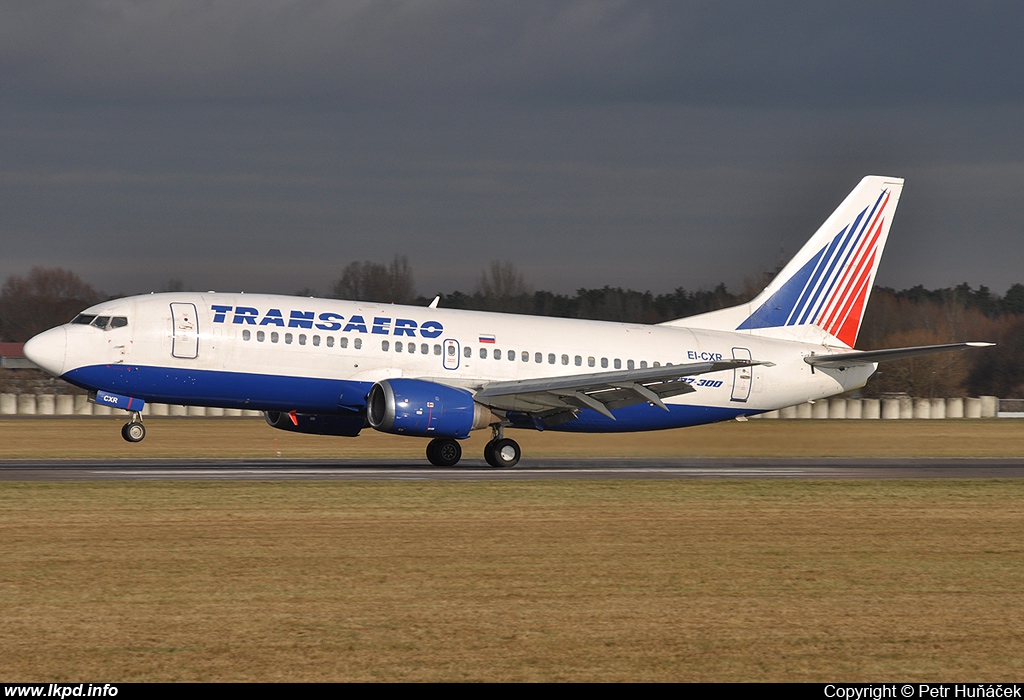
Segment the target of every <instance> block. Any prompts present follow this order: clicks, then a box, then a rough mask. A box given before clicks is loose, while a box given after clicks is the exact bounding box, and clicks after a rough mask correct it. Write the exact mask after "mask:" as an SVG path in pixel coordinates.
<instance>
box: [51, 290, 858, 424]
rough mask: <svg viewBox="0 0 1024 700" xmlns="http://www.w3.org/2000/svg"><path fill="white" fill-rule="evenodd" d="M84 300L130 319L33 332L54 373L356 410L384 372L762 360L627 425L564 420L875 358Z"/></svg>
mask: <svg viewBox="0 0 1024 700" xmlns="http://www.w3.org/2000/svg"><path fill="white" fill-rule="evenodd" d="M84 313H86V314H89V315H95V316H101V317H106V316H109V317H123V318H125V319H127V323H126V324H125V325H123V326H122V327H116V328H112V327H110V328H107V329H103V328H99V327H95V326H91V325H86V324H83V323H78V324H65V325H64V326H60V327H58V328H56V329H53V330H51V331H47V333H45V334H43V335H41V336H39V337H38V338H39V339H45V338H46V337H47V336H48V334H52V335H49V336H48V337H49V341H48V343H49V344H48V345H46V348H47V350H46V352H45V353H42V354H40V352H39V349H38V348H39V347H42V346H43V345H44V343H43V342H37V344H36V355H37V356H40V357H44V359H45V363H46V364H45V365H44V366H45V368H46V369H48V370H49V371H51V372H53V373H54V374H57V375H58V376H62V377H64V378H66V379H67V380H68V381H70V382H72V383H75V384H78V385H80V386H83V387H85V388H88V389H93V390H96V389H99V390H104V391H113V392H119V393H123V394H128V395H131V396H136V397H139V398H142V399H145V400H146V401H159V402H166V403H182V404H190V405H206V406H222V407H245V408H253V409H259V410H271V411H281V410H284V411H291V410H297V411H304V412H311V413H316V412H331V411H332V410H336V409H347V410H354V409H359V408H360V407H361V406H363V405H364V404H365V398H366V394H367V393H368V392H369V388H370V387H371V386H372V384H373V383H374V382H376V381H379V380H382V379H387V378H396V377H404V378H416V379H425V380H430V381H434V382H438V383H441V384H446V385H450V386H455V387H461V388H464V389H468V390H469V391H473V390H474V389H477V388H479V387H480V386H482V385H484V384H486V383H488V382H493V381H508V380H520V379H533V378H541V377H563V376H570V375H577V374H594V373H598V372H603V371H614V370H618V369H621V370H626V369H634V368H643V367H655V366H666V365H670V364H671V365H682V364H687V363H695V362H702V361H714V360H729V359H752V360H754V361H757V362H763V363H766V364H761V365H755V366H752V367H742V368H739V369H733V370H727V371H720V372H715V373H710V374H703V375H699V376H695V377H687V378H685V379H681V380H680V381H687V382H688V383H690V384H691V386H692V388H693V389H694V391H692V392H690V393H686V394H682V395H679V396H673V397H670V398H668V399H667V400H666V404H668V406H669V407H670V408H672V409H673V410H672V411H670V414H671V415H670V417H667V416H665V415H664V414H665V411H664V410H662V409H658V408H655V407H654V406H653V405H650V404H643V406H642V409H637V408H636V407H633V409H632V410H630V411H624V412H623V413H622V415H621V416H620V415H619V414H618V413H617V414H616V418H618V419H619V420H618V421H615V422H608V421H606V419H604V418H603V417H600V416H598V415H597V414H594V415H593V416H589V418H588V419H587V420H583V421H576V422H573V423H570V424H566V425H564V426H561V427H560V429H567V430H595V431H598V430H615V431H618V430H646V429H657V428H663V427H675V426H681V425H694V424H698V423H706V422H713V421H714V420H722V419H723V418H729V417H733V416H742V415H750V414H755V413H760V412H763V411H768V410H772V409H777V408H781V407H785V406H790V405H793V404H797V403H802V402H804V401H808V400H815V399H820V398H824V397H827V396H831V395H835V394H838V393H842V392H844V391H848V390H850V389H853V388H856V387H859V386H862V385H863V384H864V382H865V381H867V379H868V377H870V375H871V373H872V372H873V371H874V366H873V365H865V366H859V367H851V368H849V369H846V370H838V369H827V370H825V369H821V368H817V369H813V370H812V368H811V366H809V365H808V364H807V363H805V362H804V361H803V358H804V357H806V356H808V355H812V354H817V355H822V354H828V353H830V352H831V351H832V350H831V349H830V348H827V347H824V346H822V345H820V344H819V345H813V344H807V343H798V342H793V341H787V340H777V339H772V338H765V337H757V336H755V335H752V334H749V333H744V332H727V331H720V330H701V329H696V328H682V327H670V326H657V325H655V326H651V325H639V324H629V323H610V322H602V321H585V320H575V319H563V318H548V317H537V316H521V315H511V314H499V313H485V312H477V311H463V310H453V309H438V308H428V307H414V306H399V305H389V304H375V303H367V302H351V301H338V300H330V299H314V298H304V297H287V296H274V295H263V294H224V293H212V292H211V293H203V294H199V293H163V294H151V295H146V296H136V297H129V298H125V299H118V300H114V301H110V302H104V303H101V304H98V305H96V306H94V307H92V308H90V309H88V310H87V311H86V312H84ZM58 334H63V335H62V337H61V338H59V337H58ZM34 342H35V341H34ZM50 346H52V349H50ZM59 346H62V347H60V348H59V349H58V347H59ZM837 350H840V349H839V348H837ZM687 407H690V408H692V409H694V410H692V411H688V410H686V408H687ZM499 408H500V407H499ZM583 413H587V411H583ZM590 413H593V412H592V411H591V412H590ZM648 416H650V420H648V418H647V417H648ZM666 421H669V422H668V423H666Z"/></svg>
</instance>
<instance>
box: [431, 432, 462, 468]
mask: <svg viewBox="0 0 1024 700" xmlns="http://www.w3.org/2000/svg"><path fill="white" fill-rule="evenodd" d="M427 459H429V460H430V463H431V464H433V465H434V466H435V467H454V466H455V465H456V464H458V463H459V460H460V459H462V445H460V444H459V443H458V442H457V441H456V440H452V439H450V438H434V439H433V440H431V441H430V442H429V443H427Z"/></svg>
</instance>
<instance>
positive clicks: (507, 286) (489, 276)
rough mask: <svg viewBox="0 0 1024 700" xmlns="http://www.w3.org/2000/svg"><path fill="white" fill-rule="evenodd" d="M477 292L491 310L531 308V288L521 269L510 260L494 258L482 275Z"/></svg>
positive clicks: (511, 310)
mask: <svg viewBox="0 0 1024 700" xmlns="http://www.w3.org/2000/svg"><path fill="white" fill-rule="evenodd" d="M477 294H479V295H480V297H482V300H483V305H484V307H485V308H486V309H487V310H489V311H510V312H518V313H525V312H527V311H529V310H530V307H531V304H530V301H531V300H530V290H529V288H528V287H527V286H526V280H525V279H524V277H523V273H522V272H520V271H519V269H518V268H517V267H516V266H515V265H513V264H512V263H510V262H508V261H507V260H506V261H504V262H501V261H498V260H493V261H491V264H490V265H489V266H487V267H486V268H485V269H484V271H483V273H482V274H481V275H480V282H479V284H478V291H477Z"/></svg>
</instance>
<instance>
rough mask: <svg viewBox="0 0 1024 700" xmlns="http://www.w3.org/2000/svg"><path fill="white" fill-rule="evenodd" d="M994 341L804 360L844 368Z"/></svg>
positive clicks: (818, 356)
mask: <svg viewBox="0 0 1024 700" xmlns="http://www.w3.org/2000/svg"><path fill="white" fill-rule="evenodd" d="M992 345H995V343H948V344H946V345H918V346H915V347H910V348H889V349H887V350H864V351H861V352H843V353H839V354H838V355H810V356H809V357H805V358H804V362H806V363H807V364H809V365H811V366H812V367H831V368H834V369H845V368H846V367H851V366H853V365H870V364H874V363H876V362H885V361H887V360H902V359H904V358H907V357H918V356H920V355H932V354H934V353H937V352H949V351H950V350H964V349H966V348H987V347H991V346H992Z"/></svg>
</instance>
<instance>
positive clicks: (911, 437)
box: [0, 419, 1024, 682]
mask: <svg viewBox="0 0 1024 700" xmlns="http://www.w3.org/2000/svg"><path fill="white" fill-rule="evenodd" d="M229 423H230V424H232V427H228V426H227V424H229ZM147 425H148V426H149V428H150V436H149V437H148V438H147V440H146V442H144V443H142V444H141V445H134V446H133V445H128V444H127V443H123V441H121V439H120V436H119V435H118V432H117V431H118V426H119V423H118V422H115V421H111V420H106V421H104V420H102V419H100V420H96V419H92V420H81V421H79V420H69V421H68V420H31V421H26V420H21V419H19V420H14V421H2V422H0V438H2V444H3V450H4V456H8V457H10V456H13V455H12V453H11V452H8V450H11V451H12V452H14V453H17V455H18V456H28V455H29V454H38V452H35V453H33V452H32V450H33V449H42V450H43V451H45V452H47V453H48V454H74V455H76V456H96V457H103V456H107V457H110V456H111V455H115V454H116V455H124V454H131V453H132V451H133V450H137V448H142V449H145V450H151V451H152V453H153V454H155V456H172V455H174V456H189V455H202V454H207V451H209V453H212V454H213V455H214V456H229V455H230V454H232V450H234V451H235V452H236V453H237V452H238V451H240V450H241V451H245V454H246V455H247V456H256V457H261V456H265V457H273V456H276V451H278V450H279V451H281V452H282V454H283V456H295V457H299V456H324V455H326V456H338V457H349V456H356V457H358V456H359V455H365V456H367V457H378V456H404V455H405V454H406V453H404V452H402V450H406V449H408V450H410V451H409V453H408V456H410V457H414V458H419V456H420V450H421V449H422V444H421V442H420V441H417V440H404V441H403V439H401V438H399V439H396V440H390V439H386V438H385V436H376V435H372V434H368V435H367V436H366V437H365V438H364V437H361V438H358V439H357V440H344V439H338V440H331V439H328V438H314V437H308V438H304V437H303V436H292V435H289V434H287V433H279V435H280V437H278V435H277V434H275V433H277V431H273V430H271V429H270V428H268V427H266V426H262V425H260V424H259V423H257V422H252V423H249V422H247V421H223V422H222V421H215V420H209V421H187V420H180V421H175V420H171V419H168V420H165V421H157V420H155V419H154V420H150V421H147ZM1016 426H1017V424H1016V423H1015V422H1013V421H984V422H949V421H947V422H938V421H937V422H934V423H928V422H920V423H914V422H893V423H883V422H877V421H874V422H867V421H861V422H847V423H838V422H835V423H833V422H829V423H826V422H812V421H763V422H760V423H755V422H750V423H746V424H726V425H721V426H712V427H710V428H707V429H691V430H688V431H674V432H672V433H655V434H651V435H649V436H646V435H645V436H605V437H601V438H597V437H592V438H584V439H578V438H574V437H572V436H569V439H566V438H565V437H564V436H558V435H547V434H545V435H532V434H522V437H523V438H524V439H523V444H524V448H525V449H526V450H527V455H528V456H529V455H530V454H537V455H539V456H543V455H550V456H558V455H563V454H574V455H577V456H578V455H595V456H605V457H607V456H614V455H615V454H627V453H631V451H635V450H637V449H644V450H645V453H649V454H654V455H666V454H671V455H680V456H683V455H686V454H703V455H714V454H739V455H752V454H766V453H767V454H784V453H786V450H789V451H790V452H789V453H790V454H800V455H811V454H815V450H817V449H822V448H823V447H824V446H826V445H827V447H828V449H827V450H824V451H823V452H822V453H821V454H833V455H839V456H842V455H851V454H865V453H866V454H891V455H905V454H907V452H908V451H909V450H915V449H921V450H924V451H926V452H927V453H928V454H934V455H936V456H948V455H949V454H951V452H950V451H951V450H952V451H953V453H955V454H964V453H972V452H978V453H980V454H984V455H993V456H995V455H999V456H1012V455H1011V452H1012V450H1013V449H1015V448H1014V446H1015V445H1017V444H1018V443H1019V438H1017V437H1016V435H1015V431H1014V429H1015V428H1016ZM868 428H873V431H872V430H868ZM865 431H866V432H865ZM1017 431H1019V428H1017ZM605 438H608V439H607V440H606V439H605ZM275 439H276V440H277V442H276V443H274V442H273V441H274V440H275ZM293 439H294V442H293ZM151 440H152V442H150V441H151ZM165 441H166V444H165ZM33 442H35V443H36V448H31V443H33ZM306 443H309V444H312V445H315V446H312V447H307V446H306ZM406 443H412V444H413V445H415V448H407V447H405V444H406ZM528 444H529V445H530V446H529V447H526V446H527V445H528ZM915 445H917V447H914V446H915ZM954 447H955V448H956V450H959V452H957V451H956V450H954V449H953V448H954ZM648 449H649V452H646V450H648ZM76 450H80V451H78V452H76ZM302 450H309V452H305V453H301V454H300V452H301V451H302ZM321 450H322V451H321ZM354 450H360V452H354ZM362 450H366V451H365V452H363V451H362ZM391 450H394V451H393V452H392V451H391ZM531 450H533V452H531ZM545 450H548V451H545ZM467 452H474V453H475V452H476V449H475V446H474V447H471V448H468V449H467ZM268 453H269V454H268ZM1016 454H1020V453H1019V452H1017V453H1016ZM1022 525H1024V482H1022V481H1017V480H981V479H978V480H947V479H934V480H909V481H898V480H884V481H862V480H842V481H828V482H826V481H811V480H745V481H728V480H722V481H714V480H712V481H671V480H665V481H614V482H612V481H609V482H596V481H536V482H511V483H508V482H506V483H495V482H477V483H473V482H404V483H373V482H344V481H332V482H274V483H267V482H231V483H226V482H203V483H200V482H182V481H174V482H131V483H129V482H91V483H47V482H31V483H25V482H22V483H18V482H0V608H2V617H0V649H3V652H4V653H3V654H0V681H44V682H58V681H80V680H90V681H97V680H99V681H101V682H105V681H108V680H109V681H153V680H170V681H191V680H197V681H234V680H238V681H246V680H261V681H286V680H293V681H545V680H548V681H615V680H624V681H836V680H842V681H858V680H859V681H881V680H889V681H914V680H920V681H936V680H943V681H972V680H973V681H979V680H984V681H1000V680H1002V681H1009V680H1019V679H1020V677H1021V675H1022V672H1024V655H1021V654H1020V652H1019V649H1020V648H1021V645H1022V643H1024V597H1022V596H1021V595H1020V591H1021V589H1022V586H1024V556H1022V554H1024V545H1022V544H1021V530H1022Z"/></svg>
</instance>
